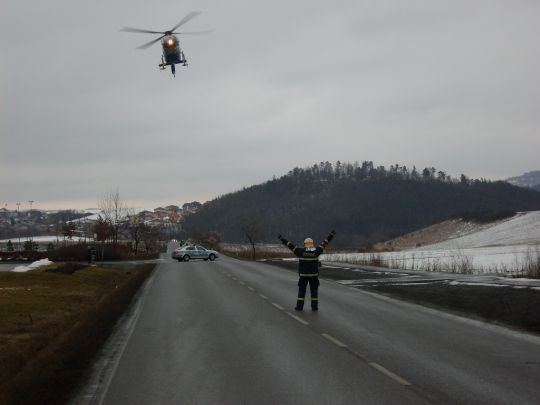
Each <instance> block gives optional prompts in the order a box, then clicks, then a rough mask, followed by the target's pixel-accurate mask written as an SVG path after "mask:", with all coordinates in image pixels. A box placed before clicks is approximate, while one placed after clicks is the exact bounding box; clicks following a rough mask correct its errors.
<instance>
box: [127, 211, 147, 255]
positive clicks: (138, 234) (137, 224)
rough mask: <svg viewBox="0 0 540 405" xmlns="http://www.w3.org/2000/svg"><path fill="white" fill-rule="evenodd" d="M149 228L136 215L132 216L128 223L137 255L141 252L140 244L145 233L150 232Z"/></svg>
mask: <svg viewBox="0 0 540 405" xmlns="http://www.w3.org/2000/svg"><path fill="white" fill-rule="evenodd" d="M147 228H148V226H147V225H146V224H145V223H144V221H142V220H141V219H140V218H139V217H138V216H136V215H130V216H129V220H128V222H127V229H128V232H129V235H130V236H131V239H133V244H134V246H133V249H134V251H135V254H137V252H138V251H139V244H140V243H141V241H142V239H143V236H144V233H145V232H148V229H147Z"/></svg>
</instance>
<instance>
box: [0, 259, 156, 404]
mask: <svg viewBox="0 0 540 405" xmlns="http://www.w3.org/2000/svg"><path fill="white" fill-rule="evenodd" d="M153 267H154V265H141V266H139V267H138V268H136V269H135V270H132V271H129V272H126V271H122V270H119V269H114V270H113V269H107V268H101V267H84V268H82V269H75V270H74V271H73V272H71V270H72V269H68V271H63V270H62V269H60V270H59V271H50V270H54V267H53V268H48V269H46V270H49V271H45V270H43V269H38V270H34V271H30V272H27V273H11V272H9V273H0V404H36V403H55V404H56V403H65V402H66V401H67V399H68V398H69V395H70V394H71V393H72V391H73V390H74V388H75V387H76V385H77V383H78V382H79V381H80V379H81V377H82V376H83V375H84V372H85V371H86V369H87V367H88V366H89V365H90V364H91V362H92V360H93V357H94V355H95V354H96V353H97V352H98V350H99V349H100V347H101V345H102V344H103V343H104V342H105V340H106V339H107V337H108V336H109V334H110V332H111V330H112V328H113V326H114V324H115V322H116V320H117V319H118V317H119V316H121V315H122V313H123V312H124V311H125V309H126V308H127V307H128V306H129V304H130V302H131V300H132V298H133V296H134V294H135V293H136V292H137V290H138V289H139V287H140V285H141V284H142V282H143V281H144V280H145V279H146V277H147V276H148V275H149V274H150V273H151V271H152V269H153ZM57 270H58V269H57Z"/></svg>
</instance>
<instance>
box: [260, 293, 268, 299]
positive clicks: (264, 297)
mask: <svg viewBox="0 0 540 405" xmlns="http://www.w3.org/2000/svg"><path fill="white" fill-rule="evenodd" d="M259 297H261V298H262V299H263V300H267V299H268V297H267V296H266V295H264V294H259Z"/></svg>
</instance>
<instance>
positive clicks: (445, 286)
mask: <svg viewBox="0 0 540 405" xmlns="http://www.w3.org/2000/svg"><path fill="white" fill-rule="evenodd" d="M360 288H362V289H367V290H370V291H373V292H379V293H382V294H385V295H390V296H393V297H396V298H400V299H405V300H407V301H412V302H414V303H417V304H422V305H425V306H429V307H433V308H437V309H443V310H450V311H452V312H457V313H459V314H462V315H466V316H472V317H474V318H479V319H482V320H485V321H489V322H493V323H498V324H504V325H508V326H512V327H515V328H519V329H522V330H526V331H528V332H533V333H537V334H540V312H539V311H538V308H540V291H537V290H533V289H530V288H523V289H516V288H513V287H510V286H509V287H488V286H474V285H460V284H457V285H451V284H450V283H446V282H438V283H430V284H425V285H414V284H412V283H411V284H407V285H395V284H392V283H377V284H376V285H370V286H362V287H360Z"/></svg>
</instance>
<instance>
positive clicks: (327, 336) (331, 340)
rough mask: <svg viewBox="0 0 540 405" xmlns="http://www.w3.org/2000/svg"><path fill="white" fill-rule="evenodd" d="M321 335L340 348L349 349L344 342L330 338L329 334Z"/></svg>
mask: <svg viewBox="0 0 540 405" xmlns="http://www.w3.org/2000/svg"><path fill="white" fill-rule="evenodd" d="M321 335H322V336H323V337H324V338H325V339H328V340H329V341H330V342H332V343H333V344H335V345H336V346H339V347H347V345H346V344H345V343H343V342H340V341H339V340H337V339H336V338H335V337H333V336H330V335H329V334H327V333H321Z"/></svg>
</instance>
